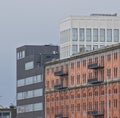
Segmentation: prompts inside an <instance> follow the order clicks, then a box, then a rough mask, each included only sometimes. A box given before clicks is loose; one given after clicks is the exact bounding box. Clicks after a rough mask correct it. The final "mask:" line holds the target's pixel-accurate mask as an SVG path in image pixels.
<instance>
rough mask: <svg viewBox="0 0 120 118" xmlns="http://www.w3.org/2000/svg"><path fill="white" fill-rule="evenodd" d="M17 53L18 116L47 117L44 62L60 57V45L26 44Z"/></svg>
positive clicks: (29, 117)
mask: <svg viewBox="0 0 120 118" xmlns="http://www.w3.org/2000/svg"><path fill="white" fill-rule="evenodd" d="M16 53H17V55H16V57H17V58H16V60H17V64H16V65H17V67H16V68H17V85H16V89H17V90H16V91H17V118H45V111H44V106H45V105H44V104H45V103H44V88H45V87H44V64H45V63H46V62H47V61H51V60H53V59H58V58H59V47H58V46H53V45H43V46H32V45H26V46H22V47H19V48H17V50H16Z"/></svg>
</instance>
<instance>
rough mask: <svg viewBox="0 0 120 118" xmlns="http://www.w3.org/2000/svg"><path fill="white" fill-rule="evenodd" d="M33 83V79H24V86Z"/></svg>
mask: <svg viewBox="0 0 120 118" xmlns="http://www.w3.org/2000/svg"><path fill="white" fill-rule="evenodd" d="M32 83H33V77H28V78H26V79H25V84H26V85H29V84H32Z"/></svg>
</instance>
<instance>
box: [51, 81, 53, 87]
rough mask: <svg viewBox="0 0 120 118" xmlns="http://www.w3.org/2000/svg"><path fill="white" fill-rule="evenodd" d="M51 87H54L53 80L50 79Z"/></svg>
mask: <svg viewBox="0 0 120 118" xmlns="http://www.w3.org/2000/svg"><path fill="white" fill-rule="evenodd" d="M51 87H52V88H53V87H54V80H52V81H51Z"/></svg>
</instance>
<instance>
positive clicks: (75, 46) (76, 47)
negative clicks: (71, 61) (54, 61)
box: [72, 45, 78, 54]
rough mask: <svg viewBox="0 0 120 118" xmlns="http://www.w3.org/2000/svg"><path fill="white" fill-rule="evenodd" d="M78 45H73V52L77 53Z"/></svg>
mask: <svg viewBox="0 0 120 118" xmlns="http://www.w3.org/2000/svg"><path fill="white" fill-rule="evenodd" d="M77 49H78V46H77V45H72V54H76V53H77V52H78V51H77Z"/></svg>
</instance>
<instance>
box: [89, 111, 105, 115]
mask: <svg viewBox="0 0 120 118" xmlns="http://www.w3.org/2000/svg"><path fill="white" fill-rule="evenodd" d="M88 115H92V116H104V112H102V111H97V110H91V111H88Z"/></svg>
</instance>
